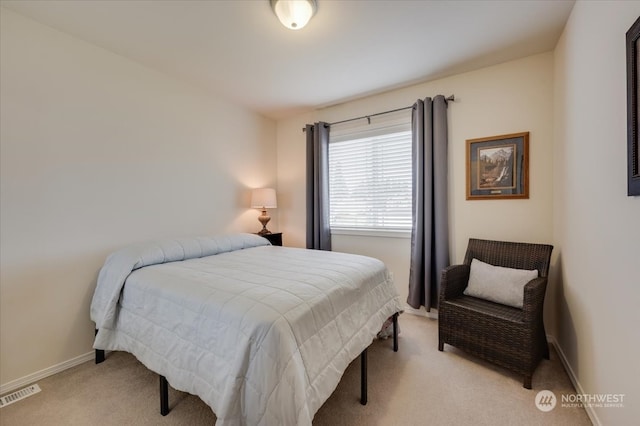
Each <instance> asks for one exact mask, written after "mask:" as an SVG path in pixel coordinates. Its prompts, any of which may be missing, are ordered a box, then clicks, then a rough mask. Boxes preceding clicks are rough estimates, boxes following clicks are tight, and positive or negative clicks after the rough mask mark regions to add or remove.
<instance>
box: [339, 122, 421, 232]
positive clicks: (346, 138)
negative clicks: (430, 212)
mask: <svg viewBox="0 0 640 426" xmlns="http://www.w3.org/2000/svg"><path fill="white" fill-rule="evenodd" d="M411 185H412V184H411V131H410V130H409V124H408V123H407V124H403V125H401V126H392V127H387V128H384V129H377V130H375V131H367V132H359V133H352V134H351V135H341V136H339V137H337V138H334V137H333V136H332V138H331V142H330V144H329V216H330V226H331V229H356V230H398V231H406V230H410V229H411Z"/></svg>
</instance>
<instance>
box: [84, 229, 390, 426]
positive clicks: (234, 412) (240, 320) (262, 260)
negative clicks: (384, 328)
mask: <svg viewBox="0 0 640 426" xmlns="http://www.w3.org/2000/svg"><path fill="white" fill-rule="evenodd" d="M401 309H402V305H401V303H400V299H399V296H398V294H397V291H396V290H395V287H394V285H393V283H392V281H391V279H390V277H389V274H388V272H387V269H386V268H385V266H384V265H383V264H382V262H380V261H379V260H376V259H372V258H369V257H364V256H356V255H349V254H343V253H334V252H326V251H316V250H304V249H295V248H286V247H273V246H271V245H269V243H268V242H267V241H266V240H265V239H263V238H260V237H257V236H254V235H249V234H242V235H237V236H230V237H218V238H200V239H194V240H174V241H168V242H164V243H158V244H153V245H150V246H137V247H134V248H128V249H124V250H121V251H119V252H116V253H114V254H112V255H111V256H110V257H109V258H108V259H107V261H106V263H105V266H104V267H103V268H102V270H101V272H100V275H99V278H98V286H97V288H96V292H95V294H94V299H93V302H92V306H91V318H92V320H93V321H94V322H96V328H99V332H98V334H97V336H96V340H95V343H94V348H96V349H107V350H123V351H127V352H130V353H132V354H134V355H135V356H136V357H137V358H138V359H139V360H140V361H141V362H142V363H143V364H144V365H146V366H147V367H148V368H149V369H151V370H153V371H155V372H157V373H159V374H162V375H164V376H165V377H166V378H167V380H168V381H169V383H170V384H171V386H173V387H174V388H175V389H178V390H182V391H185V392H189V393H191V394H195V395H198V396H199V397H200V398H201V399H202V400H203V401H204V402H206V403H207V404H208V405H209V406H211V408H212V409H213V411H214V413H215V414H216V417H217V419H218V422H217V424H218V425H310V424H311V421H312V419H313V416H314V414H315V413H316V411H317V410H318V409H319V408H320V406H321V405H322V404H323V403H324V402H325V401H326V399H327V398H328V397H329V396H330V395H331V393H332V392H333V391H334V389H335V388H336V386H337V384H338V382H339V381H340V378H341V377H342V374H343V373H344V371H345V369H346V367H347V366H348V364H349V363H350V362H351V361H352V360H353V359H354V358H355V357H357V356H358V355H359V354H360V352H362V350H364V349H365V348H366V347H367V346H368V345H369V344H370V343H371V341H372V340H373V338H374V337H375V335H376V333H377V332H378V331H379V330H380V327H381V325H382V324H383V322H384V321H385V319H386V318H388V317H389V316H391V315H392V314H393V313H395V312H399V311H400V310H401Z"/></svg>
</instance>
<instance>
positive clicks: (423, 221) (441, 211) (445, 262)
mask: <svg viewBox="0 0 640 426" xmlns="http://www.w3.org/2000/svg"><path fill="white" fill-rule="evenodd" d="M411 126H412V138H413V167H412V171H413V227H412V230H411V267H410V268H411V269H410V272H409V296H408V297H407V303H408V304H409V305H410V306H412V307H413V308H416V309H418V308H420V306H424V307H425V308H426V309H427V311H429V310H430V309H431V308H437V305H438V293H439V291H440V274H441V272H442V269H443V268H445V267H447V266H449V220H448V194H447V191H448V190H447V101H446V100H445V98H444V96H442V95H439V96H436V97H435V98H433V100H432V99H431V98H426V99H425V100H424V101H422V100H418V102H416V103H415V104H414V105H413V111H412V116H411Z"/></svg>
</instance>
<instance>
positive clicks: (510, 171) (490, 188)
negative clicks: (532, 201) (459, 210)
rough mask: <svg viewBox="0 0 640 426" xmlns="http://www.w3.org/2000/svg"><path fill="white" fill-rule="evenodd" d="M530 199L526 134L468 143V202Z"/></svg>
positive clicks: (472, 140) (473, 140)
mask: <svg viewBox="0 0 640 426" xmlns="http://www.w3.org/2000/svg"><path fill="white" fill-rule="evenodd" d="M522 198H529V132H521V133H511V134H507V135H499V136H490V137H486V138H477V139H468V140H467V200H497V199H522Z"/></svg>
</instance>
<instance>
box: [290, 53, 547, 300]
mask: <svg viewBox="0 0 640 426" xmlns="http://www.w3.org/2000/svg"><path fill="white" fill-rule="evenodd" d="M437 94H443V95H447V96H448V95H450V94H455V97H456V101H455V102H454V103H450V105H449V110H448V118H449V168H450V176H449V179H450V188H451V198H450V201H449V204H450V205H449V208H450V213H451V229H450V232H451V241H452V245H451V258H452V261H453V262H460V261H462V259H463V257H464V251H465V249H466V246H467V241H468V239H469V237H480V238H492V239H505V240H514V241H534V242H545V243H550V242H551V241H552V216H553V215H552V194H553V168H552V165H553V162H552V152H553V143H552V140H553V114H552V109H553V55H552V53H545V54H541V55H535V56H531V57H528V58H525V59H521V60H517V61H512V62H507V63H504V64H501V65H497V66H493V67H489V68H484V69H481V70H477V71H473V72H469V73H465V74H459V75H456V76H453V77H448V78H444V79H440V80H435V81H432V82H428V83H424V84H419V85H415V86H411V87H408V88H404V89H400V90H394V91H391V92H387V93H384V94H381V95H377V96H371V97H368V98H364V99H361V100H357V101H353V102H349V103H345V104H341V105H336V106H333V107H329V108H325V109H323V110H319V111H316V112H315V113H313V114H306V115H303V116H298V117H292V118H289V119H286V120H280V121H279V122H278V165H279V167H278V188H279V191H280V194H281V197H283V198H285V199H287V200H288V204H287V209H286V210H279V212H278V213H279V215H280V216H279V218H280V223H281V227H282V229H283V230H284V231H285V239H286V240H287V243H289V244H291V245H298V246H304V244H305V221H304V214H305V204H304V200H305V195H304V194H305V193H304V191H305V187H304V176H305V162H304V161H305V160H304V158H305V157H304V155H305V143H304V133H303V132H302V131H301V129H302V127H303V126H304V124H305V123H310V122H313V121H318V120H324V121H328V122H331V121H339V120H343V119H347V118H352V117H358V116H361V115H365V114H373V113H376V112H380V111H386V110H391V109H395V108H400V107H404V106H408V105H411V104H413V103H414V102H415V100H416V99H418V98H423V97H426V96H435V95H437ZM522 131H528V132H530V166H531V171H530V178H531V184H530V198H529V199H528V200H490V201H478V200H474V201H467V200H466V186H465V167H466V160H465V149H466V140H467V139H471V138H478V137H483V136H494V135H501V134H507V133H515V132H522ZM333 241H334V249H335V250H340V251H346V252H354V253H361V254H367V255H373V256H376V257H378V258H380V259H381V260H383V261H384V262H385V263H386V264H387V265H388V267H389V269H390V270H391V271H392V272H393V273H394V276H395V280H396V286H397V287H398V291H399V292H400V294H401V295H402V296H403V298H406V294H407V283H408V276H409V270H408V269H409V258H408V257H409V252H410V240H409V239H408V238H404V239H398V238H381V237H362V236H358V237H349V236H345V235H340V236H337V237H334V238H333ZM548 311H549V312H553V309H548Z"/></svg>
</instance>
